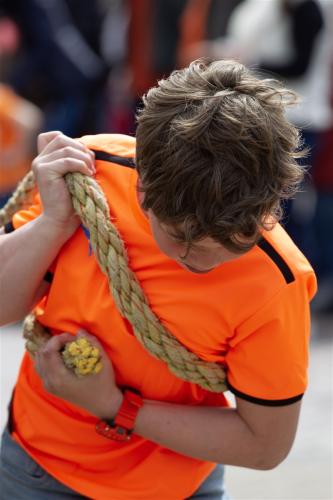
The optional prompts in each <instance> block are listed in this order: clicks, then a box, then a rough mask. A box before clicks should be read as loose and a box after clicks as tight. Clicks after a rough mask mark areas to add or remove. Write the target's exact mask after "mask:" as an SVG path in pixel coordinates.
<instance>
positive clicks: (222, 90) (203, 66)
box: [136, 60, 304, 252]
mask: <svg viewBox="0 0 333 500" xmlns="http://www.w3.org/2000/svg"><path fill="white" fill-rule="evenodd" d="M296 101H297V97H296V95H295V94H294V93H293V92H292V91H290V90H288V89H286V88H284V87H283V86H282V84H281V83H279V82H278V81H276V80H272V79H262V78H260V77H258V76H256V75H255V74H254V73H252V72H251V71H250V70H249V69H247V68H246V67H245V66H243V65H242V64H240V63H238V62H236V61H226V60H221V61H208V62H207V61H204V60H197V61H194V62H193V63H191V64H190V66H189V67H187V68H185V69H182V70H177V71H174V72H173V73H171V75H170V76H169V77H168V78H166V79H162V80H160V81H159V82H158V85H157V86H156V87H154V88H152V89H150V90H149V91H148V93H147V94H146V95H145V96H144V98H143V102H144V107H143V109H142V110H141V111H140V112H139V113H138V117H137V120H138V127H137V134H136V137H137V150H136V161H137V168H138V172H139V176H140V183H141V190H142V191H143V193H144V200H143V208H144V209H145V210H148V209H151V210H152V212H153V213H154V215H155V216H156V217H157V218H158V219H159V220H160V222H162V223H163V224H165V225H167V226H170V227H171V228H172V232H173V234H174V236H175V237H176V238H177V239H178V240H180V241H183V242H186V243H188V244H192V243H193V242H196V241H199V240H200V239H202V238H205V237H207V236H210V237H211V238H213V239H214V240H216V241H218V242H220V243H221V244H222V245H224V246H225V247H226V248H228V249H229V250H231V251H234V252H243V251H246V250H248V249H250V248H251V247H252V246H253V245H254V244H255V243H256V242H257V240H258V238H259V236H260V231H261V229H263V228H264V229H269V228H271V227H272V225H274V223H273V224H272V220H273V221H277V220H279V219H280V218H281V215H282V209H281V205H282V202H283V200H285V199H287V198H290V197H292V196H293V195H294V194H295V192H296V191H297V189H298V187H299V184H300V182H301V180H302V178H303V170H304V169H303V168H302V167H300V166H299V164H298V163H297V158H298V157H302V156H304V151H302V150H301V145H300V137H299V132H298V130H297V129H296V128H295V127H294V126H293V125H292V124H291V123H289V121H288V120H287V119H286V117H285V108H286V106H288V105H291V104H294V103H295V102H296ZM269 221H270V222H269Z"/></svg>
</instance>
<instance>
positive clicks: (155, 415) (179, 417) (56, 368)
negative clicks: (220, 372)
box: [36, 333, 300, 470]
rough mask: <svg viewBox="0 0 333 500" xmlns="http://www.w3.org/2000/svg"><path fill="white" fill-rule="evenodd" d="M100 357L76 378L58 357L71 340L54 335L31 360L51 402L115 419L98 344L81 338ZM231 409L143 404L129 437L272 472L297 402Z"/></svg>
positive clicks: (117, 398)
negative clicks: (98, 366) (97, 366)
mask: <svg viewBox="0 0 333 500" xmlns="http://www.w3.org/2000/svg"><path fill="white" fill-rule="evenodd" d="M85 335H86V336H87V337H88V338H89V340H90V341H91V342H92V343H93V344H95V345H96V346H97V347H98V348H99V350H100V352H101V355H102V361H103V369H102V370H101V372H100V373H99V374H98V375H91V376H89V377H86V378H78V377H76V376H75V375H73V373H71V372H70V371H69V370H68V369H67V368H66V367H65V366H64V364H63V362H62V359H61V356H60V354H59V351H61V349H62V347H63V346H64V345H65V343H66V342H68V340H69V339H71V338H72V337H71V336H68V334H62V335H56V336H54V337H52V339H51V340H49V341H48V343H47V344H46V345H45V347H44V348H43V349H42V350H41V351H39V353H38V355H37V356H36V363H37V371H38V373H39V374H40V376H41V378H42V381H43V383H44V387H45V389H46V390H47V391H49V392H51V393H52V394H54V395H55V396H57V397H59V398H62V399H65V400H66V401H69V402H71V403H72V404H75V405H76V406H79V407H80V408H84V409H85V410H87V411H88V412H89V413H90V414H93V415H95V416H96V417H98V418H102V419H111V418H114V416H115V414H116V413H117V411H118V409H119V407H120V405H121V401H122V393H121V391H120V389H119V388H118V387H117V385H116V383H115V377H114V373H113V368H112V364H111V362H110V360H109V358H108V356H107V354H106V353H105V351H104V350H103V347H102V346H101V344H100V343H99V342H98V341H97V339H96V338H95V337H93V336H91V335H88V334H87V333H85ZM236 403H237V404H236V408H215V407H203V406H201V407H199V406H187V405H176V404H170V403H163V402H160V401H150V400H145V402H144V405H143V407H142V408H141V409H140V411H139V414H138V417H137V421H136V426H135V429H134V432H135V433H136V434H138V435H140V436H142V437H144V438H146V439H149V440H151V441H153V442H155V443H158V444H160V445H161V446H164V447H166V448H169V449H171V450H173V451H176V452H178V453H181V454H183V455H188V456H190V457H194V458H198V459H200V460H207V461H211V462H219V463H224V464H229V465H236V466H241V467H249V468H253V469H261V470H265V469H271V468H273V467H275V466H276V465H278V464H279V463H280V462H281V461H282V460H283V459H284V458H285V457H286V456H287V454H288V452H289V450H290V448H291V445H292V443H293V440H294V437H295V433H296V428H297V421H298V416H299V411H300V402H297V403H294V404H290V405H287V406H280V407H276V406H275V407H270V406H263V405H259V404H253V403H249V402H247V401H245V400H244V399H241V398H237V399H236Z"/></svg>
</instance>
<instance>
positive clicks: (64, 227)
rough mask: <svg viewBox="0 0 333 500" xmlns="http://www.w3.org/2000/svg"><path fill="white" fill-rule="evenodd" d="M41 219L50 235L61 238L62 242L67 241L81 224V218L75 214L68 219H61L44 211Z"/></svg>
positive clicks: (57, 238)
mask: <svg viewBox="0 0 333 500" xmlns="http://www.w3.org/2000/svg"><path fill="white" fill-rule="evenodd" d="M39 220H40V223H41V225H42V226H44V227H45V228H46V230H47V233H48V236H49V237H51V238H52V237H53V238H54V239H56V240H59V241H60V242H61V243H65V242H66V241H67V240H68V239H69V238H70V237H71V236H72V234H73V233H74V232H75V231H76V229H77V228H78V226H79V219H78V217H77V216H75V215H74V216H71V217H69V218H68V219H67V220H66V221H61V220H58V219H55V218H53V217H51V216H49V215H48V214H47V213H45V212H42V213H41V215H40V216H39Z"/></svg>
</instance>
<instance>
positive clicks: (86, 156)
mask: <svg viewBox="0 0 333 500" xmlns="http://www.w3.org/2000/svg"><path fill="white" fill-rule="evenodd" d="M72 158H75V159H76V160H79V161H81V162H83V163H85V164H86V166H87V168H88V169H89V170H90V171H91V173H93V174H94V173H96V168H95V163H94V159H95V155H94V153H92V151H89V150H87V151H81V150H79V149H75V148H74V147H72V146H65V147H64V148H63V149H58V150H56V151H52V152H51V153H48V154H43V159H42V160H41V162H42V163H50V162H53V161H55V160H63V161H65V160H66V159H68V160H71V159H72Z"/></svg>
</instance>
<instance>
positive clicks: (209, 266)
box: [0, 61, 316, 500]
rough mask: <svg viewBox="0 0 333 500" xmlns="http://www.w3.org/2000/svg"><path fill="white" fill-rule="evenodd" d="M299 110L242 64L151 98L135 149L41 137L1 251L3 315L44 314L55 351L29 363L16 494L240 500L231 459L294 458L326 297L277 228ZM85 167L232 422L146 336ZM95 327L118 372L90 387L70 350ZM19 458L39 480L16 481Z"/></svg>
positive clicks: (10, 442) (179, 80) (146, 282)
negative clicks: (118, 276)
mask: <svg viewBox="0 0 333 500" xmlns="http://www.w3.org/2000/svg"><path fill="white" fill-rule="evenodd" d="M291 97H293V96H292V95H291V94H290V93H289V92H288V91H287V90H286V89H283V88H282V87H281V86H279V85H277V84H276V82H272V81H271V80H259V79H257V78H256V77H255V76H254V75H253V74H251V72H249V71H248V70H247V69H246V68H245V67H244V66H242V65H241V64H239V63H236V62H233V61H215V62H212V63H205V62H202V61H196V62H194V63H192V64H191V65H190V66H189V67H188V68H185V69H184V70H181V71H176V72H174V73H172V74H171V76H170V77H169V78H168V79H166V80H162V81H160V82H159V84H158V86H157V87H156V88H153V89H151V90H150V91H149V92H148V94H147V96H146V97H145V100H144V109H143V110H142V112H141V113H140V115H139V118H138V129H137V142H136V143H135V140H134V138H131V137H126V136H119V135H102V136H96V137H93V136H89V137H85V138H83V139H82V140H81V141H80V142H78V141H74V140H72V139H70V138H68V137H65V136H63V135H62V134H60V133H58V132H53V133H48V134H43V135H41V136H40V138H39V155H38V157H37V158H36V159H35V160H34V163H33V169H34V172H35V175H36V179H37V184H38V188H39V192H40V197H41V206H42V208H41V206H40V205H39V204H38V203H37V204H36V205H35V206H33V207H31V208H30V209H28V210H26V211H21V212H19V213H18V214H16V216H15V217H14V219H13V222H12V224H9V225H7V230H8V231H10V230H11V229H16V230H15V231H13V232H12V233H11V234H7V235H3V236H2V238H1V239H2V241H1V262H2V265H1V280H2V281H1V282H2V283H3V284H4V286H3V287H2V297H1V303H2V305H3V306H2V310H1V318H0V319H1V323H7V322H10V321H15V320H18V319H21V318H22V317H23V316H24V315H25V314H26V313H27V312H29V311H30V310H31V308H32V307H33V306H34V305H35V304H37V303H38V308H39V314H40V316H39V321H40V322H41V323H42V324H43V325H45V326H47V327H48V328H49V329H50V330H51V331H52V333H53V337H52V338H51V340H50V341H49V342H48V344H47V345H46V347H45V348H44V349H42V350H41V351H40V352H39V353H38V355H37V356H36V362H35V363H34V362H33V361H32V360H31V358H30V357H29V355H25V357H24V359H23V363H22V366H21V371H20V375H19V378H18V382H17V384H16V388H15V394H14V397H13V402H12V410H11V428H10V430H9V431H8V430H7V433H6V434H5V437H4V443H5V446H3V457H2V470H1V472H2V475H1V479H0V486H1V487H2V491H4V492H6V495H7V496H4V498H9V497H10V496H14V497H15V494H16V498H22V499H23V498H24V499H28V498H32V497H33V498H59V499H60V498H77V497H80V496H78V495H83V496H86V497H90V498H94V499H95V498H96V499H98V500H102V499H103V500H104V499H109V498H110V499H117V500H118V499H139V498H142V499H157V498H159V499H164V500H170V499H172V500H176V499H177V500H180V499H184V498H189V497H191V498H195V497H196V496H198V495H201V496H200V498H212V499H214V500H215V499H216V500H217V499H222V498H226V494H225V493H224V490H223V486H222V481H221V479H222V473H223V469H222V467H221V466H216V464H217V463H218V464H231V465H237V466H243V467H250V468H255V469H262V470H265V469H270V468H273V467H275V466H276V465H278V464H279V463H280V462H281V461H282V460H283V459H284V458H285V457H286V455H287V454H288V452H289V450H290V448H291V445H292V442H293V439H294V436H295V432H296V428H297V421H298V416H299V411H300V406H301V399H302V395H303V393H304V391H305V388H306V367H307V350H308V337H309V329H310V319H309V300H310V299H311V298H312V296H313V295H314V293H315V287H316V283H315V277H314V274H313V271H312V269H311V267H310V265H309V264H308V262H307V261H306V259H305V258H304V256H303V255H302V254H301V253H300V252H299V250H298V249H297V248H296V247H295V245H294V244H293V243H292V241H291V240H290V238H289V237H288V235H287V234H286V233H285V232H284V230H283V229H282V228H281V226H280V225H279V224H278V222H277V221H278V218H279V216H280V214H281V209H280V207H281V202H282V200H283V199H285V198H288V197H290V196H292V194H293V193H294V192H295V190H296V189H297V185H298V183H299V182H300V180H301V178H302V172H301V170H300V167H299V166H298V165H297V163H296V160H295V158H296V157H297V156H299V155H300V154H301V153H297V151H298V149H299V138H298V133H297V131H296V129H295V128H294V127H293V126H292V125H290V123H288V122H287V120H286V119H285V116H284V108H285V105H286V103H288V102H289V101H290V98H291ZM91 150H94V153H92V152H91ZM134 157H135V161H136V167H137V170H135V169H133V168H132V167H133V163H134V161H133V160H134ZM94 158H95V162H94ZM74 171H78V172H81V173H84V174H86V175H94V176H96V179H97V181H98V182H99V184H100V185H101V187H102V189H103V191H104V193H105V195H106V197H107V199H108V202H109V205H110V211H111V215H112V218H113V220H114V222H115V224H116V226H117V228H118V230H119V232H120V234H121V236H122V238H123V240H124V242H125V245H126V249H127V253H128V257H129V263H130V267H131V268H132V270H133V271H134V272H135V274H136V276H137V278H138V281H139V283H140V285H141V286H142V288H143V289H144V292H145V294H146V296H147V297H148V300H149V304H150V307H151V309H152V310H153V311H154V312H155V314H156V315H157V316H158V317H159V318H160V320H161V322H162V323H163V324H164V325H165V326H166V327H167V328H168V330H169V331H171V332H172V334H173V335H174V336H175V337H176V338H177V339H178V340H179V341H180V342H181V343H182V344H183V345H184V346H185V347H186V348H187V349H189V350H190V351H192V352H194V353H195V354H196V355H197V356H199V357H200V358H202V359H203V360H205V361H212V362H216V363H221V364H222V365H223V366H225V368H226V372H227V381H228V386H229V388H230V390H231V391H232V392H233V393H234V395H235V398H236V406H235V408H230V407H228V404H227V401H226V399H225V397H224V395H223V394H222V393H213V392H210V391H207V390H204V389H202V388H201V387H198V386H196V385H195V384H192V383H189V382H184V381H182V380H180V379H178V378H177V377H176V376H175V375H173V374H172V373H171V372H170V371H168V369H167V367H166V365H165V364H164V363H163V362H162V361H160V360H157V359H155V358H153V357H152V356H151V355H150V354H149V353H147V352H146V351H145V350H144V349H143V348H142V346H141V345H140V344H139V343H138V341H137V340H136V338H135V337H134V336H133V333H132V329H131V326H130V325H129V324H128V322H126V320H124V318H122V317H121V316H120V314H119V313H118V311H117V310H116V308H115V304H114V302H113V299H112V297H111V296H110V292H109V289H108V286H107V281H106V278H105V277H104V276H103V275H102V273H101V271H100V270H99V268H98V264H97V262H96V260H95V258H94V257H93V256H91V255H89V242H88V241H87V237H86V234H85V233H84V231H83V228H82V227H80V221H79V220H78V219H77V217H76V216H75V214H74V211H73V208H72V205H71V201H70V197H69V195H68V192H67V188H66V185H65V182H64V179H63V176H64V175H65V174H66V173H67V172H74ZM45 273H47V274H46V276H47V278H48V281H51V285H50V283H47V282H46V281H45V280H43V277H44V276H45ZM81 328H84V329H85V330H86V331H87V332H90V333H89V334H88V333H83V335H86V336H88V338H90V339H91V340H92V342H94V343H95V344H96V345H98V346H99V347H100V349H101V351H102V356H103V363H104V368H103V370H102V371H101V372H100V373H99V374H98V375H94V376H89V377H87V378H80V379H78V378H76V377H75V376H74V375H73V374H72V373H70V372H69V371H68V370H67V369H66V368H64V365H63V363H62V361H61V358H60V353H59V351H60V350H61V349H62V348H63V346H64V345H65V343H66V342H68V340H69V339H71V338H72V334H75V333H76V332H77V331H78V330H79V329H81ZM64 332H66V333H64ZM91 334H92V335H93V336H92V335H91ZM138 393H139V394H138ZM124 415H125V417H126V418H127V417H128V418H127V420H126V418H125V417H124ZM110 419H111V422H109V423H110V425H109V426H108V425H107V424H105V421H106V420H107V421H110ZM96 424H97V429H100V430H101V429H102V433H98V432H96ZM115 430H116V431H117V432H118V431H119V433H120V435H121V436H125V438H126V440H125V439H124V440H123V441H122V442H118V441H116V440H115V438H116V437H118V438H119V434H118V436H116V435H115V433H116V432H115ZM132 430H134V433H133V434H132V432H131V431H132ZM9 432H10V433H11V436H10V435H9ZM13 447H14V448H15V456H16V457H17V456H18V452H20V453H24V456H25V457H28V459H29V460H31V461H32V464H34V467H38V472H37V475H38V474H39V475H40V476H41V477H40V478H39V479H38V478H36V477H35V476H36V474H35V476H34V477H33V478H31V476H30V478H29V477H27V474H26V472H25V473H24V471H22V470H21V471H19V468H20V465H19V464H18V463H17V460H16V461H15V460H14V459H10V456H11V453H10V449H12V448H13ZM22 449H24V450H25V452H23V451H22ZM13 454H14V452H13V453H12V455H13ZM37 464H39V465H38V466H37ZM30 466H31V463H30ZM46 471H47V472H48V474H47V473H46ZM14 477H16V478H17V479H18V480H19V482H16V483H14ZM23 478H24V479H23ZM18 492H20V495H21V496H19V495H18ZM38 494H39V496H38ZM47 495H48V496H47ZM205 495H206V496H205Z"/></svg>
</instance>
